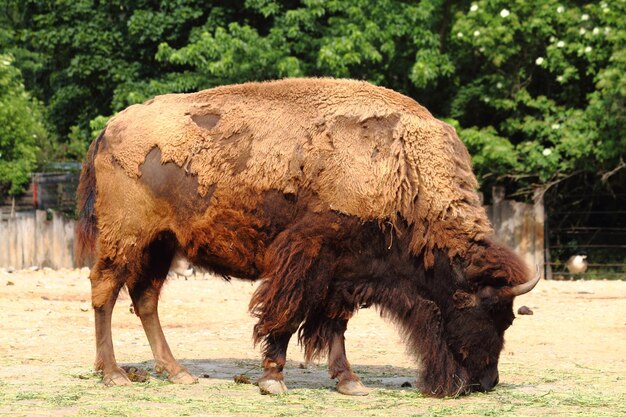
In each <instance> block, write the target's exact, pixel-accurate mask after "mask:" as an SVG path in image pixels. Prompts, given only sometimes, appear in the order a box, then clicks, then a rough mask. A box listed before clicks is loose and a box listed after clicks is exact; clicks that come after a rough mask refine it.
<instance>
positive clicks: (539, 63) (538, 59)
mask: <svg viewBox="0 0 626 417" xmlns="http://www.w3.org/2000/svg"><path fill="white" fill-rule="evenodd" d="M535 64H537V65H541V64H543V57H542V56H540V57H539V58H537V59H535Z"/></svg>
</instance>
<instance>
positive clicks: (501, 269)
mask: <svg viewBox="0 0 626 417" xmlns="http://www.w3.org/2000/svg"><path fill="white" fill-rule="evenodd" d="M437 258H438V259H437V261H436V262H435V267H434V271H433V275H434V276H433V278H434V280H435V281H436V282H437V283H438V285H437V284H435V285H436V288H438V290H435V291H433V294H432V301H434V302H435V304H436V305H437V309H438V310H439V311H438V314H440V320H439V323H440V324H439V325H440V331H441V334H442V338H443V340H442V342H441V344H442V345H443V346H440V348H439V351H438V352H431V353H430V361H431V364H430V366H429V364H428V363H427V362H429V361H428V359H427V360H426V362H425V363H424V367H425V369H424V370H423V375H422V376H423V378H422V384H421V385H422V390H423V391H424V392H426V393H429V394H431V395H437V396H444V395H458V394H464V393H469V392H471V391H488V390H490V389H492V388H493V387H494V386H495V385H496V384H497V383H498V381H499V375H498V359H499V357H500V351H501V350H502V348H503V346H504V332H505V330H506V329H507V328H508V327H509V326H510V325H511V324H512V323H513V319H514V318H515V317H514V315H513V299H514V298H515V296H518V295H522V294H525V293H527V292H529V291H530V290H532V289H533V287H534V286H535V285H536V284H537V282H538V280H539V275H538V274H537V276H536V277H535V278H534V279H530V280H529V273H528V270H527V268H526V266H525V265H524V263H523V261H522V260H521V259H520V258H519V257H518V256H517V255H515V254H514V253H513V252H512V251H511V250H509V249H508V248H506V247H504V246H502V245H500V244H497V243H494V242H491V241H487V242H481V243H480V244H479V245H477V246H476V247H474V248H473V249H472V250H471V251H470V253H469V256H468V257H467V258H465V259H460V258H455V259H453V260H449V259H448V258H447V256H440V257H437ZM429 367H430V368H431V369H428V368H429Z"/></svg>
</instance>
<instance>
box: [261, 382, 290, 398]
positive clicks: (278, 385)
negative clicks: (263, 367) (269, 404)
mask: <svg viewBox="0 0 626 417" xmlns="http://www.w3.org/2000/svg"><path fill="white" fill-rule="evenodd" d="M259 390H261V394H263V395H267V394H271V395H278V394H284V393H285V392H287V386H286V385H285V383H284V382H283V381H277V380H275V379H264V380H261V381H259Z"/></svg>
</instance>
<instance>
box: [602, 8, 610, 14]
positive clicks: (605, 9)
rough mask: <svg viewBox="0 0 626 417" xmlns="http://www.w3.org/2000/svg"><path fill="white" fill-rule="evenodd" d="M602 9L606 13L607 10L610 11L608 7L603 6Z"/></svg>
mask: <svg viewBox="0 0 626 417" xmlns="http://www.w3.org/2000/svg"><path fill="white" fill-rule="evenodd" d="M602 11H603V12H604V13H608V12H610V11H611V9H609V8H608V7H605V8H604V9H602Z"/></svg>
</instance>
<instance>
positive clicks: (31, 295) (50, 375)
mask: <svg viewBox="0 0 626 417" xmlns="http://www.w3.org/2000/svg"><path fill="white" fill-rule="evenodd" d="M206 278H207V279H204V277H196V278H195V279H191V280H188V281H186V280H183V279H175V280H171V281H170V282H169V283H168V284H167V286H166V288H165V290H164V293H163V297H162V300H161V319H162V322H163V324H164V327H165V332H166V335H167V338H168V340H169V342H170V345H171V347H172V350H173V351H174V353H175V355H176V356H177V357H178V358H180V359H181V360H182V362H183V363H185V364H186V365H187V366H188V367H189V368H190V370H191V371H192V373H194V374H196V375H198V376H200V377H201V378H200V383H199V384H197V385H194V386H175V385H172V384H169V383H168V382H167V381H164V380H163V379H161V378H159V377H157V376H156V375H154V373H152V361H151V360H150V359H151V354H150V348H149V346H148V343H147V341H146V338H145V336H144V334H143V331H142V329H141V325H140V323H139V319H138V318H137V317H135V316H134V315H132V314H130V313H129V305H130V301H129V299H128V297H127V296H126V295H122V297H120V300H119V301H118V304H117V306H116V309H115V313H114V317H113V337H114V346H115V349H116V356H117V359H118V361H120V363H122V364H126V365H132V366H135V367H137V368H140V369H146V370H148V371H150V372H151V378H150V380H149V382H146V383H136V384H133V385H132V386H130V387H121V388H105V387H103V386H102V384H101V383H100V380H99V376H98V375H97V374H95V373H93V372H92V371H91V369H92V361H93V356H94V336H93V313H92V311H91V310H90V309H89V308H88V304H89V303H88V300H89V281H88V279H87V272H86V271H84V270H83V271H78V270H65V271H52V270H45V271H36V272H33V271H18V272H15V273H11V274H9V273H7V272H6V271H0V314H1V320H0V415H11V416H20V415H28V416H30V415H32V416H37V415H41V416H49V415H59V416H61V415H63V416H66V415H68V416H69V415H78V416H86V415H98V416H101V415H102V416H145V415H151V416H153V417H159V416H172V415H311V416H318V415H320V414H322V413H323V414H325V415H327V416H333V415H337V416H339V415H341V416H343V415H354V416H365V415H372V416H378V415H389V416H397V415H407V416H409V415H434V416H444V415H450V416H470V415H497V416H507V415H510V416H527V415H537V416H544V415H554V416H563V415H581V416H583V415H584V416H589V415H594V416H596V415H597V416H624V415H626V381H625V379H626V283H625V282H620V281H593V282H585V281H577V282H562V281H560V282H557V281H551V282H549V281H543V282H541V283H539V285H538V287H537V289H536V290H534V291H533V292H532V293H531V294H529V295H527V296H524V297H520V298H519V299H518V300H517V302H516V306H515V310H516V311H517V308H518V307H520V306H521V305H526V306H528V307H530V308H531V309H532V310H533V311H534V315H532V316H519V317H518V318H517V319H516V320H515V323H514V324H513V327H512V328H511V329H510V330H509V331H508V332H507V337H506V339H507V344H506V348H505V350H504V351H503V353H502V357H501V365H500V381H501V383H500V385H499V386H498V387H497V389H496V390H495V391H493V392H491V393H488V394H473V395H470V396H467V397H462V398H457V399H452V398H450V399H432V398H426V397H423V396H422V395H421V394H419V393H417V392H416V391H415V390H414V389H412V388H407V387H405V388H403V387H401V386H402V384H404V383H406V382H411V383H413V381H414V379H415V366H414V362H413V360H412V359H411V357H409V356H407V355H406V354H405V351H404V346H403V344H402V342H401V340H400V338H399V337H398V334H397V332H396V330H395V328H394V326H393V325H392V324H390V323H387V322H385V321H384V320H382V319H381V318H380V317H379V316H378V314H377V313H376V311H374V310H363V311H361V312H359V314H358V315H357V316H356V317H355V318H354V319H353V320H351V321H350V326H349V330H348V334H347V345H348V354H349V358H350V360H351V362H352V363H353V364H354V367H355V369H356V371H357V372H358V373H359V375H360V376H361V377H362V379H363V381H364V382H365V383H366V384H367V385H369V386H370V387H372V388H373V391H372V393H371V394H370V395H369V396H368V397H364V398H351V397H345V396H342V395H340V394H338V393H336V392H335V391H334V390H333V389H332V388H333V385H334V384H333V382H332V381H330V380H329V379H328V377H327V375H326V367H325V363H324V362H320V363H314V364H310V366H309V367H308V368H307V369H301V368H300V366H299V365H300V364H301V362H302V354H301V352H300V349H299V347H298V346H297V345H296V344H295V343H294V344H293V345H292V346H291V347H290V350H289V353H288V354H289V359H290V361H289V363H288V367H287V369H286V379H287V381H286V382H287V385H288V386H289V387H290V391H289V393H288V394H287V395H283V396H280V397H268V396H261V395H259V394H258V389H257V388H256V387H255V386H253V385H249V384H237V383H235V382H234V381H233V377H234V376H235V375H241V374H243V375H246V376H248V377H249V378H250V379H252V380H253V381H254V380H255V379H256V378H257V377H258V376H259V375H260V373H261V371H260V368H259V363H260V353H259V350H258V349H253V348H252V343H251V338H250V336H251V329H252V326H253V323H254V319H253V318H251V317H250V316H249V315H248V314H247V311H246V306H247V304H248V300H249V298H250V295H251V294H252V292H253V291H254V289H255V286H254V285H251V284H249V283H246V282H241V281H232V282H231V283H227V282H224V281H221V280H219V279H217V278H210V279H209V278H208V276H207V277H206ZM9 281H11V282H12V283H13V284H14V285H7V284H8V282H9ZM86 307H87V308H86ZM83 310H86V311H83ZM202 376H208V378H206V377H202Z"/></svg>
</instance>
